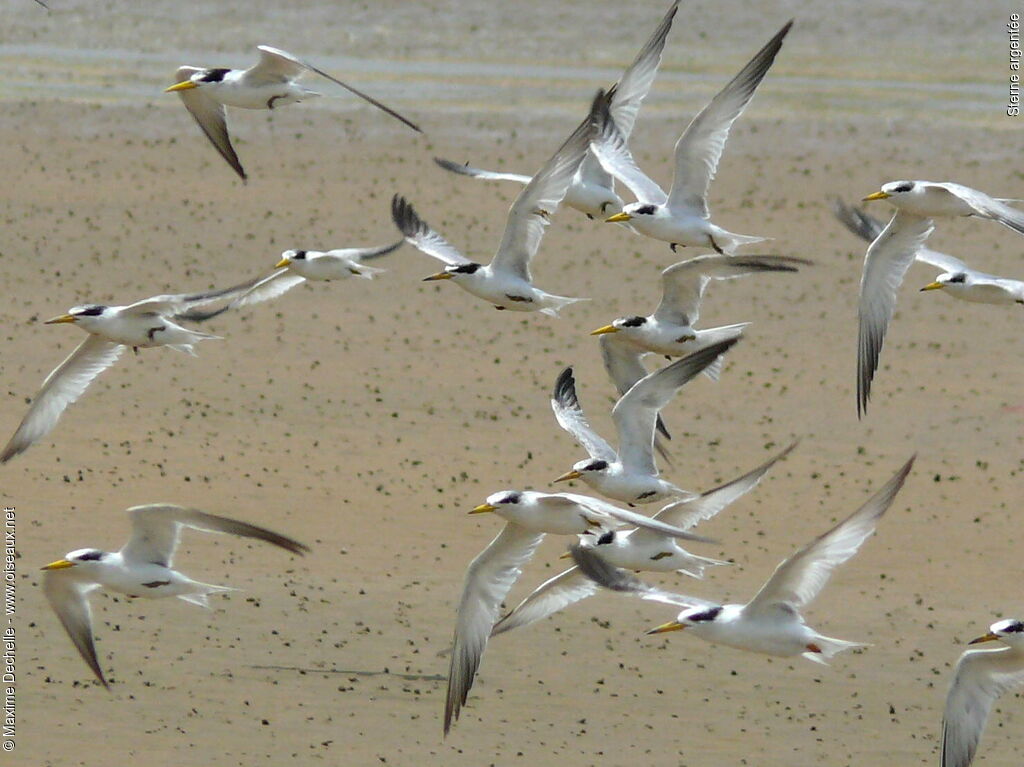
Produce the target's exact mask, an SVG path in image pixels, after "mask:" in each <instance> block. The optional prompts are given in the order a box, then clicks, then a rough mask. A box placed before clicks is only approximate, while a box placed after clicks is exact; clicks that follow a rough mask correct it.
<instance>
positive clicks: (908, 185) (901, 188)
mask: <svg viewBox="0 0 1024 767" xmlns="http://www.w3.org/2000/svg"><path fill="white" fill-rule="evenodd" d="M913 188H914V182H913V181H903V182H901V183H899V184H897V185H896V186H894V187H893V188H892V190H893V191H894V192H909V191H910V190H911V189H913Z"/></svg>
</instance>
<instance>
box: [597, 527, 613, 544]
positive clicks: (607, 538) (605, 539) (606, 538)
mask: <svg viewBox="0 0 1024 767" xmlns="http://www.w3.org/2000/svg"><path fill="white" fill-rule="evenodd" d="M614 540H615V531H614V530H609V531H608V532H607V533H605V534H604V535H602V536H601V537H600V538H598V539H597V545H598V546H607V545H608V544H609V543H611V542H612V541H614Z"/></svg>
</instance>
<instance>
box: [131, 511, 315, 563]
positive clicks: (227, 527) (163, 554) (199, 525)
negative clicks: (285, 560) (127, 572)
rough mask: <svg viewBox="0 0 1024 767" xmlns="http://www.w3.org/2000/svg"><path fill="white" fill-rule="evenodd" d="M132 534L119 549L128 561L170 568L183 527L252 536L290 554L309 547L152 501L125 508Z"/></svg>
mask: <svg viewBox="0 0 1024 767" xmlns="http://www.w3.org/2000/svg"><path fill="white" fill-rule="evenodd" d="M128 515H129V517H130V519H131V521H132V535H131V538H129V539H128V543H126V544H125V545H124V546H123V547H122V549H121V556H123V557H124V559H125V561H128V562H149V563H153V564H158V565H162V566H164V567H171V565H172V564H173V561H174V550H175V548H177V545H178V538H179V536H180V533H181V528H182V527H191V528H192V529H194V530H201V531H203V532H206V533H226V534H228V535H236V536H238V537H240V538H254V539H256V540H260V541H265V542H267V543H270V544H273V545H274V546H278V547H280V548H282V549H285V550H286V551H290V552H291V553H293V554H299V555H301V554H303V553H305V552H307V551H309V547H308V546H306V545H305V544H302V543H299V542H298V541H296V540H293V539H291V538H288V537H287V536H284V535H280V534H279V533H275V532H273V531H272V530H267V529H266V528H265V527H259V526H257V525H251V524H249V523H248V522H240V521H239V520H237V519H230V518H229V517H221V516H218V515H216V514H207V513H206V512H204V511H199V510H198V509H190V508H186V507H184V506H175V505H173V504H165V503H151V504H146V505H144V506H133V507H131V508H130V509H128Z"/></svg>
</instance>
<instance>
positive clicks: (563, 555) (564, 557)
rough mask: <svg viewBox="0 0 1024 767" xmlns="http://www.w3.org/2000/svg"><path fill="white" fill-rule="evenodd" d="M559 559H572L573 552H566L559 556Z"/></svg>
mask: <svg viewBox="0 0 1024 767" xmlns="http://www.w3.org/2000/svg"><path fill="white" fill-rule="evenodd" d="M558 558H559V559H572V552H571V551H566V552H564V553H562V554H559V555H558Z"/></svg>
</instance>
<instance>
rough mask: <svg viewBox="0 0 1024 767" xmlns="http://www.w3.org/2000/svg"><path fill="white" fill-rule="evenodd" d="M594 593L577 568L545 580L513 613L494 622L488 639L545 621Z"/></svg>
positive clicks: (591, 584)
mask: <svg viewBox="0 0 1024 767" xmlns="http://www.w3.org/2000/svg"><path fill="white" fill-rule="evenodd" d="M595 593H597V584H596V583H594V581H592V580H590V579H589V578H588V577H587V576H585V575H584V574H583V573H581V572H580V570H579V568H577V567H570V568H569V569H568V570H566V571H565V572H562V573H559V574H558V575H556V576H555V577H554V578H548V580H546V581H544V583H542V584H541V585H540V586H538V587H537V588H536V589H534V591H533V592H532V593H531V594H530V595H529V596H528V597H526V599H524V600H523V601H522V602H520V603H519V604H518V605H516V607H515V609H514V610H512V611H511V612H510V613H508V615H506V616H505V617H503V618H502V619H501V620H500V621H498V622H497V623H495V624H494V628H493V629H491V636H492V637H496V636H497V635H498V634H504V633H505V632H506V631H511V630H512V629H517V628H520V627H521V626H529V625H530V624H531V623H536V622H537V621H541V620H544V619H545V618H547V617H548V616H550V615H554V614H555V613H557V612H559V611H560V610H564V609H565V608H566V607H570V606H571V605H574V604H576V603H577V602H579V601H581V600H584V599H586V598H587V597H589V596H591V595H593V594H595Z"/></svg>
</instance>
